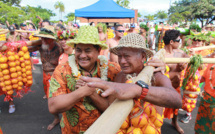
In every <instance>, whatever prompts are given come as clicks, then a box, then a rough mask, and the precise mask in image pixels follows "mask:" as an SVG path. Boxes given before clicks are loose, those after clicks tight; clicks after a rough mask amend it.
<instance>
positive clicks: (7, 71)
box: [0, 46, 33, 96]
mask: <svg viewBox="0 0 215 134" xmlns="http://www.w3.org/2000/svg"><path fill="white" fill-rule="evenodd" d="M32 83H33V81H32V71H31V61H30V55H29V52H28V48H27V47H26V46H23V47H21V48H20V51H19V52H18V54H17V53H16V52H15V51H11V50H9V51H7V52H5V53H4V54H0V86H1V88H2V91H4V92H5V93H6V95H9V96H11V95H12V94H13V93H14V90H17V91H20V90H22V89H23V85H25V86H26V87H30V86H31V85H32Z"/></svg>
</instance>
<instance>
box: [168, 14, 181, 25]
mask: <svg viewBox="0 0 215 134" xmlns="http://www.w3.org/2000/svg"><path fill="white" fill-rule="evenodd" d="M184 20H185V17H184V16H183V15H182V14H180V13H178V12H176V13H173V14H171V15H170V16H169V20H168V23H169V24H174V23H178V22H179V23H182V22H183V21H184Z"/></svg>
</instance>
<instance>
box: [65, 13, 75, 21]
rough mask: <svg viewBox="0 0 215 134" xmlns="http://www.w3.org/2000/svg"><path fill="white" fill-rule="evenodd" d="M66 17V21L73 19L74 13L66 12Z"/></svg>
mask: <svg viewBox="0 0 215 134" xmlns="http://www.w3.org/2000/svg"><path fill="white" fill-rule="evenodd" d="M66 18H67V21H73V20H74V19H75V13H68V14H67V16H66Z"/></svg>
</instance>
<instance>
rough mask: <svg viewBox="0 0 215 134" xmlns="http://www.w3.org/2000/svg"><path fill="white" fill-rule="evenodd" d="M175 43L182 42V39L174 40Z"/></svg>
mask: <svg viewBox="0 0 215 134" xmlns="http://www.w3.org/2000/svg"><path fill="white" fill-rule="evenodd" d="M173 41H174V42H180V41H181V39H178V40H173Z"/></svg>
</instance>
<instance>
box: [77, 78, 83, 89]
mask: <svg viewBox="0 0 215 134" xmlns="http://www.w3.org/2000/svg"><path fill="white" fill-rule="evenodd" d="M85 85H86V82H84V81H83V80H81V79H78V80H77V82H76V85H75V89H78V88H80V87H82V86H85Z"/></svg>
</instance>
